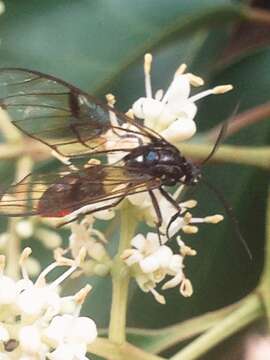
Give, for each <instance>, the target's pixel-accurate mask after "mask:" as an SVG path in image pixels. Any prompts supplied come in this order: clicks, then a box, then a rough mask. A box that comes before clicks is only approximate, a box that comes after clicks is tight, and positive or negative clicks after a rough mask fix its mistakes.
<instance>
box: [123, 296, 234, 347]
mask: <svg viewBox="0 0 270 360" xmlns="http://www.w3.org/2000/svg"><path fill="white" fill-rule="evenodd" d="M238 307H239V304H238V303H235V304H232V305H229V306H226V307H224V308H222V309H219V310H216V311H212V312H209V313H206V314H203V315H200V316H197V317H194V318H192V319H189V320H186V321H183V322H181V323H179V324H175V325H172V326H167V327H164V328H162V329H136V328H127V334H128V339H129V341H130V342H132V343H134V345H136V339H137V340H139V338H144V340H146V339H148V341H147V343H146V345H145V346H144V350H145V351H149V352H150V353H153V354H159V353H160V352H162V351H164V350H167V349H169V348H170V347H172V346H174V345H176V344H179V343H180V342H182V341H185V340H187V339H190V338H192V337H194V336H198V335H200V334H201V333H203V332H205V331H206V330H208V329H210V328H212V327H213V326H216V325H217V324H218V323H219V322H220V321H222V320H223V319H224V318H225V317H226V316H227V315H229V314H230V313H231V312H232V311H233V310H234V309H238Z"/></svg>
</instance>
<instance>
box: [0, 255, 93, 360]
mask: <svg viewBox="0 0 270 360" xmlns="http://www.w3.org/2000/svg"><path fill="white" fill-rule="evenodd" d="M30 254H31V249H30V248H26V249H25V250H24V251H23V252H22V255H21V258H20V267H21V272H22V278H21V279H20V280H18V281H15V280H13V279H12V278H11V277H9V276H7V275H5V274H4V268H5V257H4V256H3V255H1V257H0V262H1V264H0V305H1V307H0V348H1V355H0V356H1V357H0V358H1V360H12V359H14V360H15V359H16V360H38V359H44V360H45V359H51V360H63V359H65V360H74V359H78V360H87V357H86V352H87V345H88V344H90V343H91V342H93V341H94V340H95V338H96V336H97V329H96V325H95V323H94V321H93V320H92V319H90V318H88V317H80V316H79V313H80V309H81V305H82V304H83V302H84V300H85V298H86V296H87V294H88V292H89V291H90V290H91V286H90V285H86V286H85V287H84V288H83V289H81V290H80V291H79V292H78V293H76V294H75V295H72V296H64V297H61V296H60V295H59V285H60V284H61V283H62V282H63V281H64V280H65V279H66V278H67V277H69V276H70V275H71V274H72V273H73V272H74V271H75V270H76V269H77V268H78V267H79V266H80V264H81V262H82V261H83V259H84V257H85V249H84V248H82V249H81V251H80V253H79V255H78V256H77V258H76V259H75V260H71V259H68V258H66V257H64V256H63V255H62V253H61V252H60V251H59V252H56V254H55V262H53V263H52V264H50V265H49V266H48V267H47V268H45V269H44V270H43V271H42V272H41V273H40V275H39V276H38V278H37V280H36V281H35V282H32V281H31V280H30V278H29V275H28V273H27V270H26V267H25V262H26V260H27V258H28V257H29V255H30ZM60 266H67V267H68V270H66V271H65V272H64V273H62V275H60V276H59V277H58V278H57V279H55V280H54V281H53V282H51V283H47V282H46V277H47V275H48V274H49V273H50V272H51V271H52V270H53V269H55V268H57V267H60Z"/></svg>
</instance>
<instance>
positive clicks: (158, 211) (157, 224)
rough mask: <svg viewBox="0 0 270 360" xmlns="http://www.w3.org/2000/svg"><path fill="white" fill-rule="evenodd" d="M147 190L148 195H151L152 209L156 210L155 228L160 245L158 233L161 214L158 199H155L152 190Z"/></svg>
mask: <svg viewBox="0 0 270 360" xmlns="http://www.w3.org/2000/svg"><path fill="white" fill-rule="evenodd" d="M148 192H149V195H150V197H151V200H152V204H153V206H154V209H155V212H156V215H157V222H156V228H157V234H158V238H159V243H160V245H161V244H162V242H161V236H160V235H161V234H160V227H161V225H162V221H163V219H162V214H161V211H160V207H159V205H158V201H157V198H156V196H155V194H154V193H153V191H152V190H148Z"/></svg>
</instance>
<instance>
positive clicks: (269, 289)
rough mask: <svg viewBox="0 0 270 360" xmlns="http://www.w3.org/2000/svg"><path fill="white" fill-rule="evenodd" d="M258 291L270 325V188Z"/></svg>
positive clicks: (269, 189)
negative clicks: (263, 255)
mask: <svg viewBox="0 0 270 360" xmlns="http://www.w3.org/2000/svg"><path fill="white" fill-rule="evenodd" d="M258 291H259V292H260V294H261V298H262V301H263V302H264V307H265V312H266V317H267V319H268V324H270V300H269V299H270V186H269V188H268V197H267V210H266V240H265V257H264V269H263V273H262V276H261V281H260V285H259V286H258Z"/></svg>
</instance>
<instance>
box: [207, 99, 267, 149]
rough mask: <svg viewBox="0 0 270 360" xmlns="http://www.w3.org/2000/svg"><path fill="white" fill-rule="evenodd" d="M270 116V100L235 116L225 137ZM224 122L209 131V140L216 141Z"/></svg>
mask: <svg viewBox="0 0 270 360" xmlns="http://www.w3.org/2000/svg"><path fill="white" fill-rule="evenodd" d="M269 117H270V102H269V101H268V102H266V103H264V104H260V105H258V106H255V107H253V108H251V109H248V110H246V111H243V112H241V113H240V114H237V115H235V116H234V117H233V119H232V121H229V123H228V128H227V130H226V133H225V134H224V137H223V139H226V138H228V137H229V136H231V135H233V134H235V133H237V132H238V131H239V130H241V129H243V128H246V127H247V126H250V125H253V124H256V123H258V122H259V121H262V120H266V119H268V118H269ZM222 125H223V124H222V123H221V124H219V125H217V126H215V127H214V128H213V129H211V130H209V131H207V133H206V134H205V135H206V138H207V140H208V141H211V142H215V141H216V139H217V137H218V135H219V133H220V130H221V128H222Z"/></svg>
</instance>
